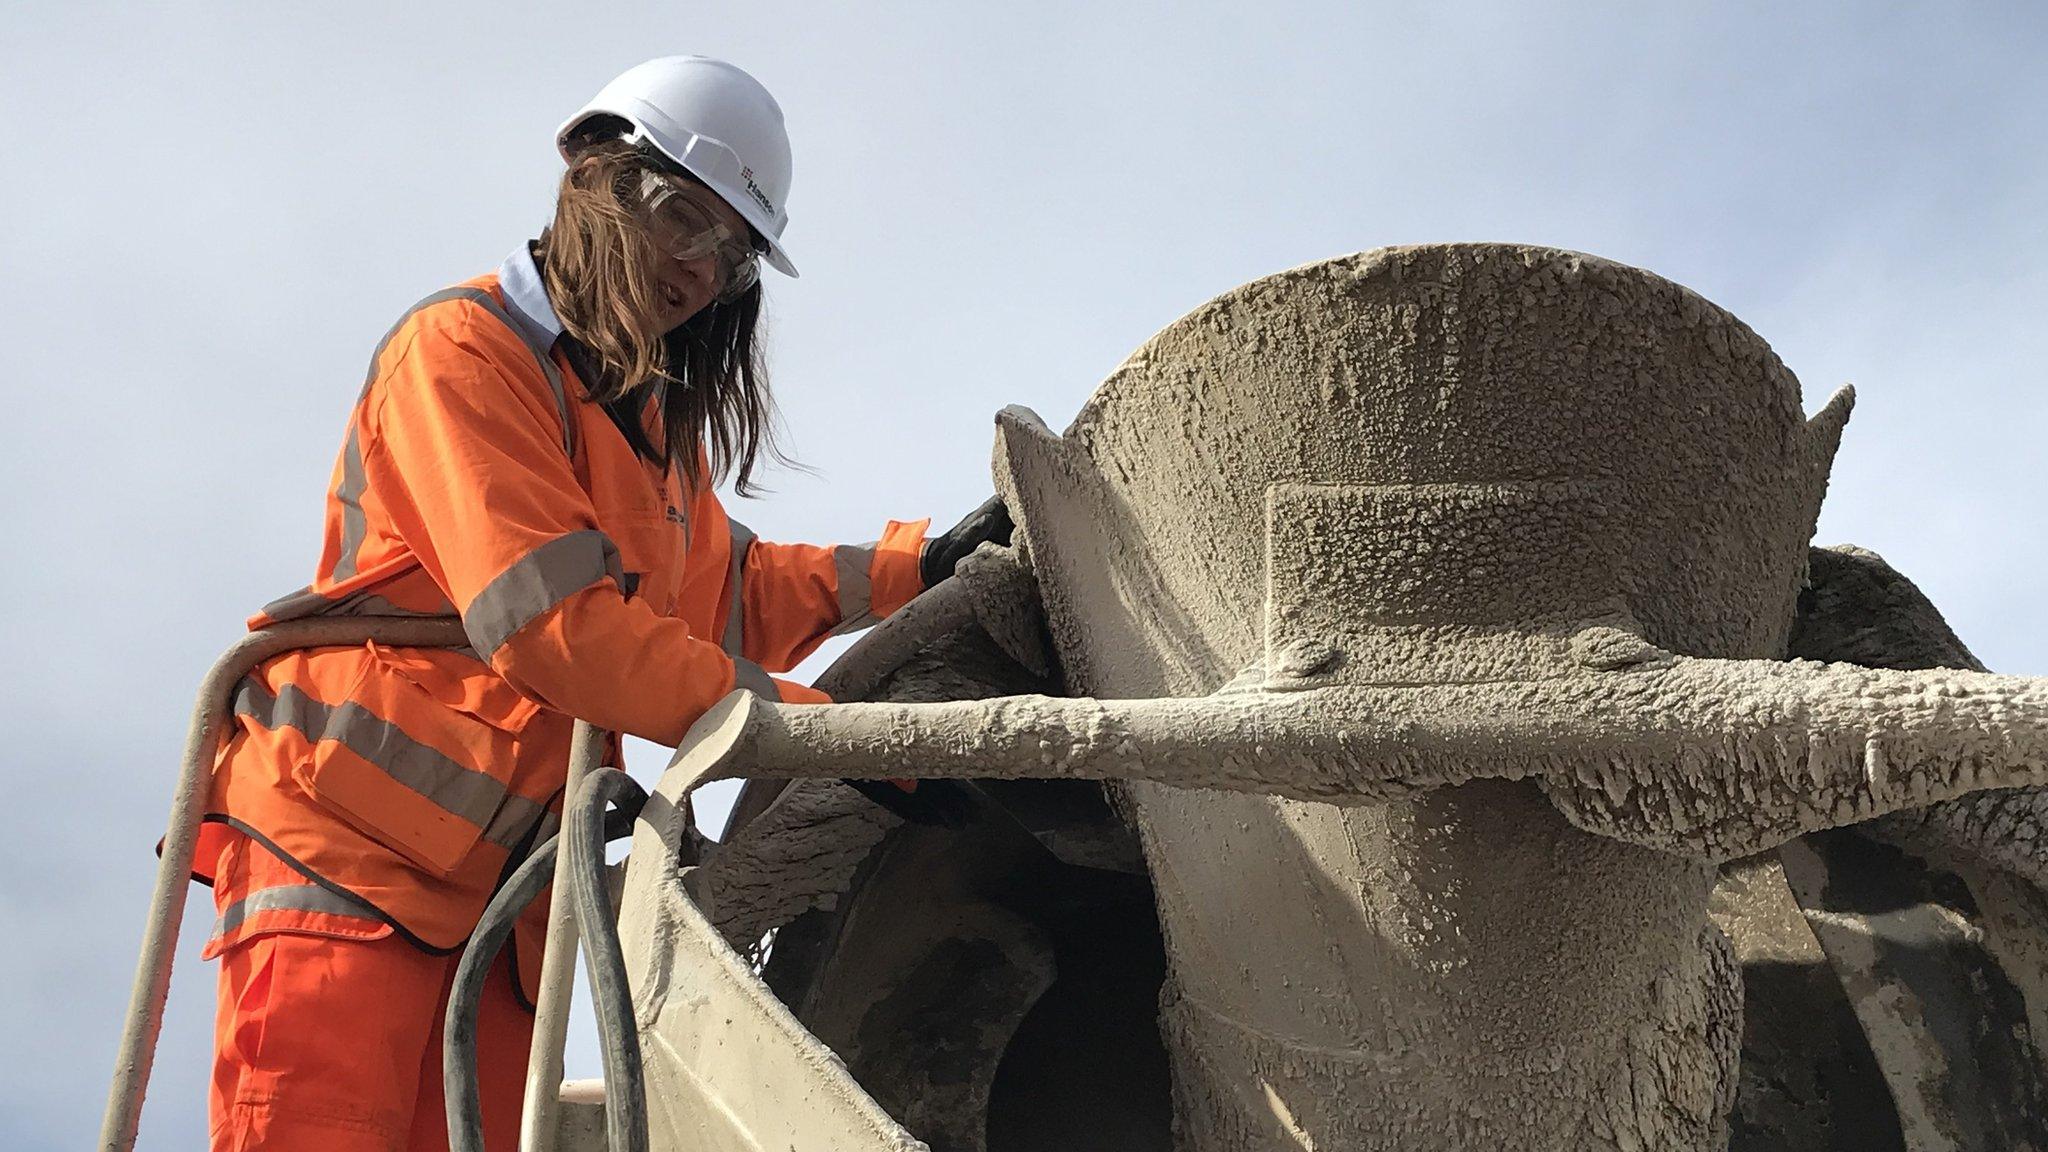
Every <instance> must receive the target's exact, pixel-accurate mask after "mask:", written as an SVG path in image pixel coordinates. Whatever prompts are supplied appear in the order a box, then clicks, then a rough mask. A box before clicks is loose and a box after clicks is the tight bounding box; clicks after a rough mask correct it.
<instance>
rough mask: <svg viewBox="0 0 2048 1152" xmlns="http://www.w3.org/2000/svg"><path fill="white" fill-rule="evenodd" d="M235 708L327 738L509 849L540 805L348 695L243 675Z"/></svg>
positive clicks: (266, 722)
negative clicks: (345, 698) (272, 685)
mask: <svg viewBox="0 0 2048 1152" xmlns="http://www.w3.org/2000/svg"><path fill="white" fill-rule="evenodd" d="M235 714H236V715H238V716H247V717H250V718H251V719H253V720H255V721H256V722H257V723H259V724H261V725H263V726H264V727H266V728H269V729H271V730H272V731H278V730H281V729H285V728H291V729H294V730H296V731H298V732H299V733H300V734H301V735H303V736H305V738H306V739H308V740H311V741H313V742H315V743H318V742H320V741H323V740H331V741H333V742H335V743H337V744H340V745H341V746H342V747H344V748H347V749H348V750H349V751H351V752H353V753H355V754H356V755H357V756H360V757H362V758H363V759H364V760H366V761H368V762H369V763H371V764H373V765H375V766H376V767H377V768H379V769H381V770H382V771H383V772H384V773H385V775H387V776H390V777H391V779H392V780H394V781H396V782H397V783H399V784H401V785H403V786H405V787H406V788H408V789H410V790H412V791H414V792H417V793H419V794H420V795H421V796H423V797H425V798H426V799H427V800H428V801H430V802H431V803H433V804H434V806H436V807H438V808H440V809H441V810H442V811H444V812H446V813H448V814H449V815H451V816H454V817H457V818H458V819H461V820H464V821H467V822H468V823H471V824H474V825H476V826H477V828H478V829H480V830H481V831H482V834H483V838H484V839H485V840H487V841H489V842H490V843H492V844H496V845H497V846H498V847H500V848H503V849H506V850H507V851H511V850H512V849H515V848H517V847H518V846H519V845H520V843H521V842H522V841H523V840H524V838H525V836H526V833H527V832H528V831H530V830H531V829H532V828H533V826H534V825H535V824H536V823H538V822H539V821H540V819H541V816H542V814H543V813H544V811H545V809H543V808H542V806H541V805H539V804H537V803H535V802H534V801H532V800H528V799H526V798H525V797H524V796H513V795H511V794H509V793H507V792H506V790H505V785H504V784H503V783H501V782H499V781H498V780H497V779H495V778H493V777H492V776H490V775H488V774H486V773H483V772H478V771H476V770H474V769H472V768H466V767H464V766H463V765H461V764H458V763H456V762H455V761H453V760H451V759H449V758H448V757H447V756H446V755H444V754H443V753H441V752H440V751H439V750H437V749H435V748H431V747H428V746H427V745H425V744H422V743H420V742H419V741H417V740H415V739H413V738H412V737H411V736H408V735H406V734H405V732H404V730H402V729H400V728H399V726H398V725H397V724H394V723H392V722H391V721H389V720H386V719H384V718H383V717H381V716H377V715H375V714H373V713H372V712H371V711H370V710H369V709H367V708H365V707H363V706H362V705H361V704H359V703H356V702H355V701H353V700H351V701H349V702H347V703H344V704H328V703H325V702H323V701H320V700H315V699H313V698H312V697H311V696H308V695H306V693H305V692H304V691H302V690H301V689H300V688H299V687H298V686H297V685H296V684H287V685H285V686H284V688H283V689H282V690H280V691H279V692H278V693H277V694H276V695H275V696H273V695H271V693H270V689H269V688H267V687H266V686H264V684H263V683H262V682H261V681H259V680H257V679H256V678H255V677H254V676H250V677H248V678H246V679H244V680H243V681H242V686H241V688H240V690H238V691H237V692H236V693H235Z"/></svg>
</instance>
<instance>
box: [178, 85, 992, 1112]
mask: <svg viewBox="0 0 2048 1152" xmlns="http://www.w3.org/2000/svg"><path fill="white" fill-rule="evenodd" d="M558 143H559V145H560V147H561V150H562V154H563V156H564V158H565V159H566V160H567V161H568V170H567V172H566V173H565V174H564V176H563V178H562V183H561V189H560V194H559V197H558V200H557V203H556V208H555V216H554V221H553V224H552V225H551V226H550V227H549V228H548V229H547V230H546V231H544V232H543V233H542V234H541V238H540V240H539V241H537V242H535V243H533V244H529V245H523V246H521V247H520V248H519V250H518V251H516V252H514V253H513V254H512V256H511V258H510V259H508V260H507V261H506V262H505V264H504V266H503V267H501V268H500V269H499V270H498V271H497V272H496V273H495V274H492V275H487V276H481V277H478V278H476V279H474V280H471V281H469V282H467V283H466V284H463V285H461V286H458V287H455V288H451V289H448V290H445V291H442V292H438V293H435V294H434V295H432V296H429V297H428V298H427V299H426V300H424V301H422V302H421V303H420V304H419V305H416V306H415V307H414V308H413V310H412V311H410V312H409V313H407V314H406V315H405V317H404V318H402V319H401V320H400V321H399V322H398V324H397V325H396V326H395V327H393V328H392V330H391V331H390V333H389V334H387V335H386V336H385V338H384V341H383V343H382V344H381V345H380V346H379V347H378V349H377V351H376V353H375V355H374V356H373V358H372V363H371V367H370V373H369V379H368V381H367V382H366V384H365V386H364V390H363V393H362V396H361V399H360V401H359V402H358V404H357V406H356V409H355V412H354V413H353V415H352V417H351V419H350V422H349V428H348V432H347V436H346V440H345V443H344V445H343V447H342V452H341V458H340V461H339V463H338V464H337V466H336V469H335V475H334V482H333V487H332V489H331V491H330V492H329V495H328V500H327V521H326V538H325V545H324V547H323V549H322V554H321V559H320V565H319V569H318V576H317V578H316V579H315V581H314V582H313V584H312V585H311V586H309V587H308V588H306V589H304V590H302V591H300V592H297V593H294V594H293V595H291V596H287V597H285V598H284V599H282V600H279V601H277V602H276V603H273V604H271V605H270V606H268V607H267V608H265V610H264V611H263V613H262V614H260V615H259V616H257V617H256V618H255V620H254V621H252V626H255V627H261V626H265V625H268V624H271V623H274V622H278V621H283V620H289V619H296V618H301V617H306V616H312V615H321V614H355V615H429V616H432V615H449V616H457V617H459V618H460V619H461V621H462V624H463V630H464V632H465V633H466V634H467V636H468V638H469V640H470V647H469V648H467V649H461V650H443V649H403V648H391V647H387V646H383V645H378V644H369V645H365V646H363V647H361V648H326V649H313V650H305V651H297V652H291V653H287V654H285V655H283V656H280V657H278V658H276V659H273V660H271V661H269V662H268V663H266V664H264V665H263V666H262V667H260V668H259V669H258V670H257V671H256V672H255V673H253V674H252V675H251V676H250V677H249V678H248V680H247V681H245V682H244V684H243V685H242V687H241V689H240V692H239V695H238V697H237V699H236V708H235V713H236V721H237V725H238V727H237V729H236V731H235V733H234V734H233V735H232V737H231V739H230V740H229V742H228V743H227V745H226V746H225V748H224V749H223V751H222V754H221V759H220V762H219V765H218V767H217V771H216V773H215V778H214V788H213V794H212V797H211V800H210V804H209V809H208V811H209V815H208V817H207V820H208V823H207V825H206V828H205V833H204V837H203V839H202V842H201V845H200V852H199V857H198V859H199V861H200V866H199V868H200V872H201V875H202V878H204V879H207V880H209V881H210V882H211V883H212V884H213V885H214V889H215V902H216V905H217V906H218V908H219V919H218V922H217V925H216V927H215V930H214V932H213V935H212V937H211V939H210V940H209V941H208V943H207V946H206V954H207V955H208V956H209V957H219V958H220V960H221V978H220V1002H219V1012H218V1018H217V1029H216V1033H217V1034H216V1058H215V1066H214V1078H213V1093H212V1112H211V1115H212V1139H213V1146H214V1147H215V1148H217V1149H253V1148H290V1149H297V1150H305V1149H323V1148H349V1149H358V1148H379V1149H381V1148H393V1149H396V1148H442V1147H445V1144H446V1136H445V1132H444V1131H443V1119H442V1117H443V1105H442V1100H441V1074H440V1060H439V1050H440V1021H441V1017H442V1012H443V1009H444V1007H445V997H446V994H447V986H448V981H449V978H450V977H451V976H452V974H453V972H454V970H455V964H456V961H457V958H458V953H459V950H460V948H461V946H462V944H463V943H464V941H465V939H466V938H467V936H468V935H469V933H470V931H471V929H472V928H473V927H474V926H475V923H476V920H477V917H478V916H479V914H480V913H481V911H482V909H483V906H484V904H485V903H486V902H487V901H488V899H489V898H490V896H491V893H492V892H493V890H494V889H495V887H496V886H497V884H498V883H499V882H500V881H501V880H502V879H503V878H504V877H505V875H506V874H507V873H509V871H510V870H511V868H512V867H513V866H514V865H516V863H517V862H518V861H519V860H520V859H521V858H522V857H523V855H524V853H525V852H526V851H527V850H528V848H529V847H530V846H531V845H532V844H533V843H534V842H535V841H536V840H537V839H538V838H540V837H541V836H544V835H546V834H547V833H548V832H549V831H551V830H552V829H553V827H554V826H555V824H556V822H557V819H558V814H559V811H560V807H561V799H562V797H561V792H562V786H563V775H564V771H565V766H566V762H567V756H568V745H569V733H570V730H571V727H572V726H573V723H574V719H575V718H578V717H580V718H583V719H586V720H589V721H591V722H593V723H595V724H597V725H599V726H601V727H603V728H606V729H608V730H611V731H615V732H629V733H632V734H634V735H638V736H643V737H646V738H647V739H650V740H655V741H658V742H661V743H664V744H674V743H676V742H677V741H679V740H680V739H681V738H682V736H683V733H684V732H685V730H687V729H688V727H689V726H690V724H691V722H692V721H694V720H695V719H696V718H697V717H698V716H700V715H701V714H702V713H703V712H704V711H705V710H706V709H707V708H709V707H710V706H711V705H712V704H713V703H714V702H716V701H717V700H718V699H720V698H721V697H723V696H724V695H725V694H727V693H728V692H730V691H732V690H733V689H734V688H736V687H737V688H747V689H751V690H753V691H755V692H759V693H763V694H772V695H774V696H776V697H777V698H779V699H781V700H784V701H791V702H824V701H825V700H826V697H825V696H824V694H823V693H820V692H817V691H815V690H813V689H810V688H806V687H804V686H801V685H798V684H794V683H791V682H788V681H784V680H777V679H774V678H773V677H771V676H770V675H769V674H768V671H766V670H768V669H774V670H786V669H788V668H790V667H792V666H793V665H795V664H796V663H797V662H798V661H799V660H801V659H803V657H804V656H805V655H806V654H808V653H809V652H811V651H812V650H813V649H814V648H815V647H816V646H817V645H818V644H819V643H820V642H821V641H822V640H823V639H824V638H825V637H827V636H829V635H832V634H834V633H838V632H844V631H848V630H850V629H854V628H858V627H862V626H865V625H866V624H869V623H872V622H873V621H874V620H876V619H877V618H879V617H882V616H886V615H887V614H889V613H890V612H892V611H894V610H896V609H897V608H899V607H901V606H902V605H903V604H904V603H905V602H907V601H908V600H909V599H910V598H911V597H913V596H915V595H916V594H917V593H918V592H919V591H921V590H922V589H923V588H924V587H925V586H926V585H927V584H928V583H931V582H934V581H936V580H937V579H940V578H943V577H944V576H945V575H947V574H949V573H950V571H951V568H952V564H953V562H954V561H956V560H957V559H958V558H959V557H960V556H961V555H963V554H964V553H965V552H967V551H970V550H971V549H972V548H973V547H974V545H975V544H977V543H979V542H980V541H982V540H985V539H1000V538H1003V537H1005V536H1006V535H1007V532H1008V518H1007V516H1006V515H1005V514H1003V512H1002V510H1001V508H1000V505H994V504H992V505H988V506H984V508H983V509H982V510H981V511H980V512H978V513H977V514H976V515H975V516H973V517H970V518H969V520H968V521H967V522H965V523H963V524H962V525H961V526H960V527H959V528H957V529H955V530H954V531H953V532H950V533H947V534H945V535H942V536H940V537H937V538H934V539H932V540H930V541H927V540H925V538H924V530H925V526H926V523H927V522H925V521H917V522H914V523H901V522H894V521H892V522H890V524H889V525H888V527H887V528H886V529H884V531H883V533H882V536H881V539H880V540H879V541H877V542H875V543H873V544H869V545H863V546H858V547H852V546H842V547H839V548H819V547H812V546H809V545H790V544H770V543H767V542H765V541H759V540H755V539H754V538H753V534H752V533H751V532H748V531H747V530H746V528H745V527H744V526H742V525H740V524H739V523H738V522H736V521H732V520H729V519H728V518H727V516H726V514H725V512H724V510H723V508H722V507H721V506H720V504H719V501H718V498H717V497H716V496H715V495H714V494H713V492H712V486H713V484H714V483H715V482H717V481H718V479H719V478H721V477H722V476H725V475H728V474H730V475H731V476H732V477H733V478H734V480H735V488H736V489H737V490H738V491H739V492H740V493H742V494H745V493H747V492H748V491H749V489H750V486H751V481H752V479H753V475H754V469H755V466H756V464H757V462H758V461H759V460H760V458H761V454H762V453H764V452H765V453H768V454H769V455H771V456H773V455H775V448H774V445H773V443H772V441H771V439H770V422H771V418H772V407H771V404H770V400H769V395H768V389H767V382H766V380H765V378H764V375H763V372H762V369H761V366H760V360H759V355H758V352H759V348H758V345H757V343H756V332H755V325H756V322H757V319H758V317H759V315H760V309H761V287H760V284H759V276H758V268H759V264H760V263H761V262H762V261H764V260H765V261H766V262H767V263H769V264H770V265H772V266H774V267H775V268H777V269H778V270H780V271H782V272H783V273H785V274H788V275H791V276H794V275H795V274H796V270H795V268H794V267H793V266H792V265H791V264H790V262H789V257H788V255H787V253H786V252H785V251H784V249H783V247H782V242H781V237H782V232H783V227H784V224H785V223H786V221H787V214H786V212H785V210H784V207H783V201H784V197H785V196H786V194H787V192H788V188H789V172H790V163H789V144H788V140H787V137H786V136H785V135H784V132H783V127H782V113H781V110H780V109H779V108H778V107H777V106H776V104H775V101H774V99H773V98H772V97H770V96H769V94H768V93H767V91H766V90H765V89H763V88H762V87H761V86H760V84H759V83H757V82H756V81H755V80H754V79H753V78H752V77H751V76H748V75H747V74H746V73H745V72H742V71H741V70H740V69H738V68H735V67H733V66H732V65H730V64H726V63H723V62H720V61H716V60H709V59H705V58H702V57H670V58H665V59H660V60H654V61H650V62H648V63H646V64H642V65H640V66H639V67H636V68H634V69H632V70H630V71H628V72H626V73H625V74H624V75H622V76H620V77H619V78H618V79H617V80H614V81H613V82H612V83H611V84H609V85H607V86H606V87H605V88H604V89H603V90H602V91H601V92H600V93H599V94H598V96H597V98H596V99H595V100H593V101H592V102H591V103H590V105H588V106H587V107H586V108H584V109H583V111H582V112H580V113H578V114H577V115H576V116H575V117H573V118H572V119H571V120H570V121H569V122H568V123H567V124H566V125H564V127H563V129H562V131H561V133H560V134H559V138H558ZM543 915H544V913H543V910H542V909H540V908H535V909H533V910H530V912H529V915H528V917H527V918H526V920H525V921H524V922H522V925H521V929H522V930H521V931H520V933H519V934H518V937H517V946H516V947H515V948H512V949H508V950H507V954H506V956H505V957H504V958H503V959H501V961H500V964H501V966H502V967H503V968H504V969H505V971H504V972H503V974H502V976H497V977H494V979H493V981H492V984H491V987H490V989H489V990H488V991H487V993H486V999H485V1001H484V1005H483V1009H482V1015H481V1019H480V1022H479V1045H478V1046H479V1051H480V1064H481V1068H480V1075H481V1078H482V1082H483V1104H484V1119H485V1130H486V1135H487V1139H488V1140H489V1141H490V1143H491V1146H492V1147H494V1148H496V1147H505V1148H509V1147H511V1146H512V1144H511V1142H512V1141H513V1140H514V1138H515V1137H514V1132H515V1129H516V1127H517V1118H518V1111H519V1095H520V1088H521V1081H522V1079H523V1076H524V1069H525V1064H526V1052H527V1047H528V1042H529V1037H530V1034H531V1028H532V1017H531V1015H530V1012H531V1007H530V1005H531V1003H532V999H533V996H534V993H535V988H534V982H535V979H536V977H537V976H538V973H539V967H540V966H539V947H540V941H541V933H540V928H541V924H542V919H543Z"/></svg>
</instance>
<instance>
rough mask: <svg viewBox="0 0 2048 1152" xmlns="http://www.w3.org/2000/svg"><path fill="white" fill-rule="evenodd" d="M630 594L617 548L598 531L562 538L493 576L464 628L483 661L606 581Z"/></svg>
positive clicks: (472, 606) (466, 613)
mask: <svg viewBox="0 0 2048 1152" xmlns="http://www.w3.org/2000/svg"><path fill="white" fill-rule="evenodd" d="M607 576H609V577H611V578H612V582H613V583H615V584H617V585H619V588H620V590H621V591H624V590H625V585H626V569H625V564H624V562H623V561H621V560H620V559H619V548H618V545H616V544H613V543H612V538H611V537H609V536H607V535H605V534H604V533H602V532H599V531H598V530H596V529H595V528H586V529H583V530H582V531H580V532H571V533H569V534H568V535H566V536H557V537H555V538H554V539H553V540H550V541H548V542H547V543H545V544H542V545H539V546H538V547H536V548H534V549H533V550H532V551H531V552H528V553H527V554H526V555H524V556H521V557H520V558H519V559H517V560H514V561H513V562H512V563H511V564H510V565H508V566H506V568H505V570H504V571H503V572H500V573H498V574H497V575H496V576H494V577H492V578H491V582H490V583H489V584H486V585H484V589H483V591H481V592H479V593H477V594H476V598H475V599H473V600H471V601H470V602H469V607H468V608H466V609H464V610H463V613H462V630H463V631H464V632H467V633H468V634H469V642H470V645H471V646H472V647H474V648H475V649H476V650H477V653H478V654H479V655H481V656H482V657H483V658H484V659H486V660H488V659H490V658H491V653H493V652H496V651H497V650H498V648H499V647H500V646H502V645H503V644H504V643H505V641H507V640H509V639H511V638H512V635H513V634H514V633H516V632H518V631H519V630H520V629H521V628H524V627H526V626H527V625H528V624H531V623H532V622H533V621H534V619H535V618H536V617H538V616H539V615H540V614H541V613H543V612H546V611H547V610H548V609H550V608H553V607H554V606H555V605H557V604H560V603H561V602H562V601H563V600H566V599H568V598H569V597H570V596H572V595H574V594H576V593H578V592H581V591H583V590H584V589H585V588H588V587H590V586H591V585H592V584H595V583H597V582H598V581H599V580H602V579H604V578H605V577H607Z"/></svg>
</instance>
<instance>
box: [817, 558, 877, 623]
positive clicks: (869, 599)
mask: <svg viewBox="0 0 2048 1152" xmlns="http://www.w3.org/2000/svg"><path fill="white" fill-rule="evenodd" d="M879 543H880V542H879V541H870V542H868V543H866V544H841V545H840V546H839V547H837V548H834V549H832V567H833V568H834V569H836V570H837V571H838V573H839V623H838V624H837V625H834V626H833V628H832V631H830V632H828V633H826V635H828V636H843V635H845V634H846V633H848V632H858V631H860V630H861V629H863V628H866V627H868V626H869V625H871V624H874V623H875V622H876V619H877V618H876V616H875V610H874V599H875V586H874V581H873V578H872V577H871V576H870V575H869V573H871V572H872V571H873V570H874V566H875V547H876V545H877V544H879Z"/></svg>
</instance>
